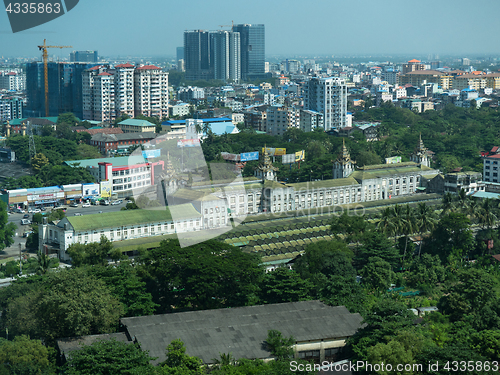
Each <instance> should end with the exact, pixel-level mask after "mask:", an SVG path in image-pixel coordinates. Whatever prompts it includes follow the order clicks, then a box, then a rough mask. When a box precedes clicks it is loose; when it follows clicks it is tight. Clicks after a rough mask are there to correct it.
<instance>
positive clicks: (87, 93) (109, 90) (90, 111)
mask: <svg viewBox="0 0 500 375" xmlns="http://www.w3.org/2000/svg"><path fill="white" fill-rule="evenodd" d="M82 101H83V103H82V104H83V118H84V119H85V120H91V121H102V122H111V121H113V120H114V119H115V118H116V111H115V105H116V103H115V77H114V75H113V74H111V73H109V72H108V67H106V66H96V67H93V68H91V69H87V70H85V71H84V72H83V74H82Z"/></svg>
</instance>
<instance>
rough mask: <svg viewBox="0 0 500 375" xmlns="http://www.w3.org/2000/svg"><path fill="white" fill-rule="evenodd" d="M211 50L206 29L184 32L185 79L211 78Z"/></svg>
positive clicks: (208, 33)
mask: <svg viewBox="0 0 500 375" xmlns="http://www.w3.org/2000/svg"><path fill="white" fill-rule="evenodd" d="M211 50H212V49H211V43H210V32H208V31H206V30H193V31H185V32H184V68H185V70H186V79H187V80H191V81H195V80H199V79H204V80H209V79H212V78H213V74H214V73H213V66H212V54H211V52H212V51H211Z"/></svg>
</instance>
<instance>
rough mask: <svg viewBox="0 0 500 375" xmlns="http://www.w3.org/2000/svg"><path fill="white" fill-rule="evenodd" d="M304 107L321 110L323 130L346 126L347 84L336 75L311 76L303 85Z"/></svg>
mask: <svg viewBox="0 0 500 375" xmlns="http://www.w3.org/2000/svg"><path fill="white" fill-rule="evenodd" d="M304 109H307V110H313V111H317V112H321V113H322V114H323V126H324V129H325V131H328V130H330V129H332V128H337V129H340V128H344V127H346V126H347V122H346V121H347V85H346V83H345V80H344V79H342V78H338V77H329V78H318V77H313V78H311V79H310V80H309V81H308V82H307V83H306V84H305V87H304Z"/></svg>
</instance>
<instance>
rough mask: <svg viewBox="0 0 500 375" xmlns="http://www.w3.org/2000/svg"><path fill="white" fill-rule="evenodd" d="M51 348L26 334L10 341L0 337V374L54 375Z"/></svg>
mask: <svg viewBox="0 0 500 375" xmlns="http://www.w3.org/2000/svg"><path fill="white" fill-rule="evenodd" d="M52 350H53V349H52ZM52 350H51V349H49V348H47V347H46V346H44V345H43V344H42V343H41V342H40V341H39V340H30V338H29V337H27V336H17V337H15V338H14V340H12V341H7V340H4V339H0V374H2V375H3V374H19V375H31V374H40V375H52V374H54V375H55V373H56V372H55V365H54V363H52V361H51V356H52V355H53V354H54V353H52Z"/></svg>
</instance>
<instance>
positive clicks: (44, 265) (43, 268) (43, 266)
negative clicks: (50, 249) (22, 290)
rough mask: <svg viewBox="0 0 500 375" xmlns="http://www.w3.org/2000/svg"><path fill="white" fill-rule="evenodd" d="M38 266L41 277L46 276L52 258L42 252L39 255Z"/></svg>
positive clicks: (37, 270) (37, 269)
mask: <svg viewBox="0 0 500 375" xmlns="http://www.w3.org/2000/svg"><path fill="white" fill-rule="evenodd" d="M37 260H38V264H37V267H36V273H37V274H39V275H45V274H46V273H47V272H48V270H49V268H50V258H49V256H48V255H46V254H45V253H44V252H42V251H38V253H37Z"/></svg>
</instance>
